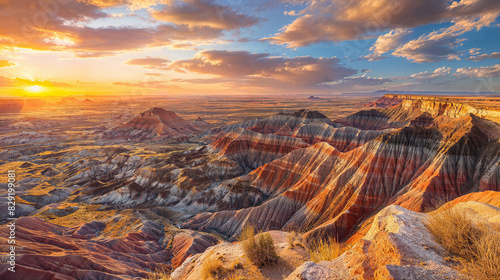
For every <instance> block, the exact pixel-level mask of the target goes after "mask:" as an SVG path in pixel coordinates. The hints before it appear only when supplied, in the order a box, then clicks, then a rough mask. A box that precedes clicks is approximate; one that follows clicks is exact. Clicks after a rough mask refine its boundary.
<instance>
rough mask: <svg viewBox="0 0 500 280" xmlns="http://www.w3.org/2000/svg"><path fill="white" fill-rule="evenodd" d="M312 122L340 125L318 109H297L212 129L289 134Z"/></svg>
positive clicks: (215, 130)
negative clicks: (242, 129) (239, 129)
mask: <svg viewBox="0 0 500 280" xmlns="http://www.w3.org/2000/svg"><path fill="white" fill-rule="evenodd" d="M312 122H322V123H326V124H329V125H331V126H334V127H341V126H342V125H340V124H338V123H334V122H332V121H331V120H330V119H329V118H327V117H326V116H325V115H323V114H322V113H320V112H318V111H310V110H305V109H302V110H299V111H297V112H294V113H279V114H276V115H274V116H271V117H268V118H257V119H251V120H245V121H241V122H237V123H233V124H229V125H226V126H224V127H221V128H217V129H214V130H213V132H215V133H217V132H231V131H233V130H235V129H237V128H245V129H248V130H251V131H255V132H258V133H262V134H277V135H289V134H291V133H293V132H295V131H296V130H298V129H299V128H300V127H301V126H303V125H306V124H308V123H312Z"/></svg>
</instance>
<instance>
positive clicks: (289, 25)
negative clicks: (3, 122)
mask: <svg viewBox="0 0 500 280" xmlns="http://www.w3.org/2000/svg"><path fill="white" fill-rule="evenodd" d="M499 15H500V1H498V0H458V1H449V0H328V1H327V0H274V1H264V0H253V1H244V0H232V1H231V0H182V1H181V0H179V1H176V0H139V1H131V0H39V1H33V0H0V96H49V95H57V96H64V95H81V94H86V95H87V94H88V95H93V94H96V95H97V94H99V95H100V94H111V95H151V94H160V95H165V96H168V95H172V96H175V95H191V94H196V95H198V94H199V95H210V94H235V95H236V94H276V95H283V94H285V95H286V94H316V95H327V94H339V93H360V92H372V91H376V90H396V91H397V90H404V91H450V92H457V91H469V92H500V61H499V59H500V47H499V46H500V36H499V35H500V32H499V31H500V22H499Z"/></svg>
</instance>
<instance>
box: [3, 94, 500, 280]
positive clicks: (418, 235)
mask: <svg viewBox="0 0 500 280" xmlns="http://www.w3.org/2000/svg"><path fill="white" fill-rule="evenodd" d="M63 101H64V102H63ZM63 101H58V100H55V101H53V100H48V101H47V102H45V101H44V102H43V106H41V105H40V104H41V102H31V103H30V102H25V103H24V107H23V108H22V111H20V112H10V113H5V114H3V115H1V116H0V125H1V126H2V131H1V133H0V168H1V173H2V174H4V175H2V176H3V177H2V178H3V179H2V180H3V181H2V183H1V184H0V185H1V187H0V201H1V204H0V205H1V211H0V216H2V221H5V220H6V218H8V217H9V216H8V211H7V205H8V203H7V202H8V197H9V194H8V192H7V190H8V187H7V186H8V185H7V174H8V172H9V170H11V171H14V172H15V176H16V179H17V183H16V184H17V186H16V193H15V202H16V206H15V207H16V210H15V211H16V213H15V217H16V218H17V220H16V230H15V239H16V260H15V269H16V273H14V274H13V273H11V272H10V271H9V270H8V269H9V267H11V265H9V264H8V262H7V258H8V256H7V255H6V254H5V255H2V258H3V259H2V262H1V263H0V279H13V280H18V279H19V280H25V279H40V280H75V279H99V280H114V279H248V280H251V279H289V280H292V279H310V280H312V279H500V272H499V271H500V261H499V258H498V256H499V255H500V247H499V244H500V208H499V207H500V124H499V122H500V106H498V105H500V99H499V98H494V97H474V98H472V99H471V98H463V97H434V96H415V95H393V94H392V95H391V94H388V95H386V96H383V97H380V98H376V97H370V96H360V97H352V98H345V97H322V98H319V99H307V96H304V97H301V96H297V97H293V98H290V97H277V98H270V97H251V98H244V97H197V99H196V100H187V99H173V98H171V99H166V98H165V99H161V98H154V97H143V98H141V99H134V100H132V99H130V100H127V99H121V100H114V99H111V98H104V97H101V98H100V97H97V98H94V97H89V98H73V99H67V100H63ZM193 101H194V102H193ZM18 103H19V101H18ZM63 103H64V104H63ZM242 104H244V106H242ZM21 105H22V104H21ZM21 105H20V106H21ZM21 107H22V106H21ZM4 179H5V180H4ZM453 219H455V220H453ZM443 226H448V227H447V228H446V230H445V231H444V233H443V230H442V229H441V228H442V227H443ZM440 227H441V228H440ZM464 228H468V229H469V232H466V233H464V234H461V232H462V231H463V229H464ZM248 232H251V234H248ZM450 232H451V233H452V234H451V235H450V236H452V237H451V238H445V237H444V236H443V234H445V233H446V234H450ZM254 233H255V236H254ZM9 234H10V230H9V228H8V227H7V226H6V224H5V225H2V227H1V228H0V239H1V240H2V250H3V251H4V252H7V250H8V249H9V245H8V237H9ZM464 236H465V237H467V238H468V239H467V240H466V242H465V241H464V242H461V240H459V238H464ZM266 238H267V239H266ZM253 239H255V240H257V243H256V244H257V245H255V248H261V247H262V246H261V245H262V244H264V245H265V244H268V245H269V244H270V246H268V247H265V246H264V247H265V248H267V249H269V248H271V249H270V250H271V251H272V252H271V251H267V252H260V251H257V253H258V254H268V255H267V256H268V257H269V258H268V259H267V260H266V261H263V262H259V261H256V259H255V258H254V257H255V256H254V255H251V254H250V253H249V250H248V246H245V244H249V243H248V242H250V241H251V240H253ZM452 241H455V242H458V243H459V244H462V245H463V246H462V245H460V246H461V247H460V248H462V247H464V246H465V245H467V246H465V247H464V249H463V250H462V251H460V252H458V251H457V250H455V249H456V246H450V243H451V242H452ZM266 242H267V243H266ZM485 242H486V243H487V242H490V243H487V244H489V245H488V246H482V245H481V244H483V243H485ZM464 244H465V245H464ZM483 245H484V244H483ZM264 247H263V248H264ZM255 248H254V249H255ZM333 251H335V252H333ZM254 252H255V250H254ZM487 261H489V262H487Z"/></svg>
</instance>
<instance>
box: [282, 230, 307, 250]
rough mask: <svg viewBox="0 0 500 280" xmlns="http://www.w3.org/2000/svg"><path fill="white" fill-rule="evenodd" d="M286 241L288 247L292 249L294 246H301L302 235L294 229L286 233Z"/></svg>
mask: <svg viewBox="0 0 500 280" xmlns="http://www.w3.org/2000/svg"><path fill="white" fill-rule="evenodd" d="M286 243H287V244H288V248H289V249H293V248H294V247H295V246H302V247H303V242H302V236H301V235H300V234H298V233H297V232H295V231H292V232H290V233H288V235H287V236H286Z"/></svg>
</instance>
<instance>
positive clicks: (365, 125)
mask: <svg viewBox="0 0 500 280" xmlns="http://www.w3.org/2000/svg"><path fill="white" fill-rule="evenodd" d="M382 99H391V100H393V99H400V100H401V101H400V102H399V103H397V105H396V106H392V107H390V108H384V109H371V110H368V111H360V112H358V113H355V114H353V115H351V116H349V117H347V118H346V121H347V123H348V124H350V125H352V126H354V127H357V128H360V129H373V130H381V129H387V128H398V127H403V126H406V125H424V126H430V125H438V124H440V123H443V122H446V121H449V120H450V119H453V118H460V117H463V116H466V115H468V114H474V115H476V116H478V117H481V118H485V119H490V120H493V121H496V122H499V121H500V109H498V108H493V107H484V106H477V105H473V104H470V103H466V102H465V100H463V99H458V98H457V99H453V98H444V97H442V98H441V97H427V96H399V95H397V96H392V95H386V96H384V97H382ZM497 102H498V101H497Z"/></svg>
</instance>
